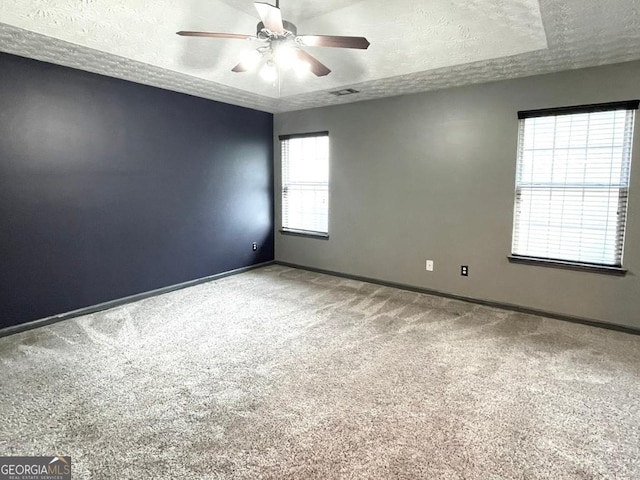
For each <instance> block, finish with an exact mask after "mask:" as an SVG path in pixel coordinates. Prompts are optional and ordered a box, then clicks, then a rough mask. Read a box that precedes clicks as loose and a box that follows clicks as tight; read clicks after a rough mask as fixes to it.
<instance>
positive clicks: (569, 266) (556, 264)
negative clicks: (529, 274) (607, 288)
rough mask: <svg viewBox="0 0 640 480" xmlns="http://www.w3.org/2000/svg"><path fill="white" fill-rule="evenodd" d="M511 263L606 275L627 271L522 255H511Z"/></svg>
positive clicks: (625, 272)
mask: <svg viewBox="0 0 640 480" xmlns="http://www.w3.org/2000/svg"><path fill="white" fill-rule="evenodd" d="M507 258H508V259H509V262H510V263H521V264H524V265H538V266H540V267H551V268H564V269H566V270H579V271H582V272H592V273H604V274H606V275H616V276H624V275H626V274H627V270H626V269H625V268H622V267H611V266H606V265H593V264H591V263H579V262H569V261H564V260H554V259H551V258H539V257H525V256H521V255H509V256H508V257H507Z"/></svg>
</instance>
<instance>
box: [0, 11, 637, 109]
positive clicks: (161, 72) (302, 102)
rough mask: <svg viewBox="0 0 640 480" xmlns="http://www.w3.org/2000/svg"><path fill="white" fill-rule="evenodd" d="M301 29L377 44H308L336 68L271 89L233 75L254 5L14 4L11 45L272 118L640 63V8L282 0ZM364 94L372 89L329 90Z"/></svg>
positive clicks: (284, 78) (2, 46)
mask: <svg viewBox="0 0 640 480" xmlns="http://www.w3.org/2000/svg"><path fill="white" fill-rule="evenodd" d="M280 7H281V9H282V11H283V16H284V18H285V19H287V20H289V21H292V22H294V23H295V24H296V25H297V27H298V31H299V33H307V34H329V35H358V36H366V37H367V38H368V39H369V41H370V42H371V46H370V47H369V49H368V50H348V49H332V48H318V47H308V48H307V51H308V52H309V53H311V54H312V55H314V56H316V57H317V58H318V59H319V60H320V61H322V62H323V63H325V64H326V65H327V66H328V67H329V68H331V69H332V70H333V71H332V73H331V74H330V75H329V76H327V77H320V78H316V77H313V76H310V77H308V78H306V79H304V80H299V79H298V78H297V77H296V76H295V75H294V74H293V73H291V74H287V73H285V74H283V75H281V78H280V80H279V82H277V83H276V84H275V85H274V84H269V83H267V82H264V81H263V80H262V79H261V78H260V77H259V76H258V75H257V74H255V73H242V74H238V73H233V72H231V68H232V67H233V66H234V65H235V64H237V63H238V61H239V59H240V57H241V56H242V53H243V52H244V51H247V50H250V49H252V48H254V47H255V45H254V42H251V41H247V40H226V39H224V40H223V39H209V38H187V37H179V36H177V35H175V32H176V31H177V30H205V31H217V32H232V33H246V34H254V33H255V25H256V23H257V22H258V18H257V14H256V12H255V9H254V6H253V2H251V1H250V0H182V1H178V2H176V1H175V0H153V1H152V0H109V1H100V0H57V1H56V0H2V2H1V3H0V22H1V23H0V50H1V51H6V52H9V53H14V54H18V55H23V56H27V57H31V58H36V59H40V60H45V61H49V62H53V63H59V64H63V65H68V66H71V67H75V68H80V69H84V70H88V71H92V72H97V73H101V74H105V75H110V76H114V77H118V78H125V79H128V80H132V81H136V82H140V83H145V84H150V85H155V86H158V87H161V88H167V89H170V90H176V91H181V92H185V93H189V94H192V95H197V96H202V97H205V98H211V99H214V100H219V101H224V102H228V103H233V104H237V105H242V106H247V107H251V108H256V109H259V110H265V111H270V112H280V111H287V110H296V109H301V108H309V107H315V106H323V105H331V104H335V103H345V102H351V101H358V100H365V99H372V98H379V97H383V96H391V95H399V94H405V93H413V92H419V91H425V90H432V89H436V88H444V87H449V86H456V85H463V84H469V83H478V82H483V81H491V80H498V79H504V78H512V77H518V76H525V75H532V74H537V73H546V72H552V71H557V70H565V69H571V68H580V67H586V66H593V65H602V64H606V63H615V62H621V61H628V60H635V59H640V0H617V1H608V2H603V1H602V0H599V1H596V0H582V1H579V0H569V1H552V0H542V1H540V2H538V1H537V0H430V1H429V2H424V1H423V0H396V1H393V2H390V1H388V0H367V1H364V0H360V1H346V0H324V1H317V0H316V1H310V0H281V3H280ZM345 87H353V88H356V89H358V90H360V91H361V93H359V94H356V95H352V96H347V97H335V96H332V95H329V94H328V92H329V91H331V90H336V89H340V88H345Z"/></svg>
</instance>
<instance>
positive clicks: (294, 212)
mask: <svg viewBox="0 0 640 480" xmlns="http://www.w3.org/2000/svg"><path fill="white" fill-rule="evenodd" d="M280 146H281V152H282V229H283V231H289V232H294V233H306V234H310V235H319V236H325V237H326V236H327V235H328V233H329V134H328V132H319V133H308V134H302V135H284V136H281V137H280Z"/></svg>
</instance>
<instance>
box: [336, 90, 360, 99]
mask: <svg viewBox="0 0 640 480" xmlns="http://www.w3.org/2000/svg"><path fill="white" fill-rule="evenodd" d="M329 93H330V94H331V95H335V96H336V97H342V96H343V95H353V94H354V93H360V91H359V90H354V89H353V88H345V89H343V90H336V91H335V92H329Z"/></svg>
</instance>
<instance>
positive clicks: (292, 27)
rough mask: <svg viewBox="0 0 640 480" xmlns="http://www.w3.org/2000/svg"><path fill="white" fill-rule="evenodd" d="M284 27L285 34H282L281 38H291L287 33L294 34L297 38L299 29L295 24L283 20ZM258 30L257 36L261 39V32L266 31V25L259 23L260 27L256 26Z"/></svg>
mask: <svg viewBox="0 0 640 480" xmlns="http://www.w3.org/2000/svg"><path fill="white" fill-rule="evenodd" d="M282 26H283V27H284V34H281V36H283V37H286V36H289V35H287V32H290V33H291V34H293V36H296V35H297V34H298V28H297V27H296V26H295V25H294V24H293V23H291V22H288V21H286V20H283V21H282ZM256 30H257V33H256V36H257V37H258V38H260V34H261V32H262V31H263V30H265V26H264V23H263V22H259V23H258V25H257V26H256Z"/></svg>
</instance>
